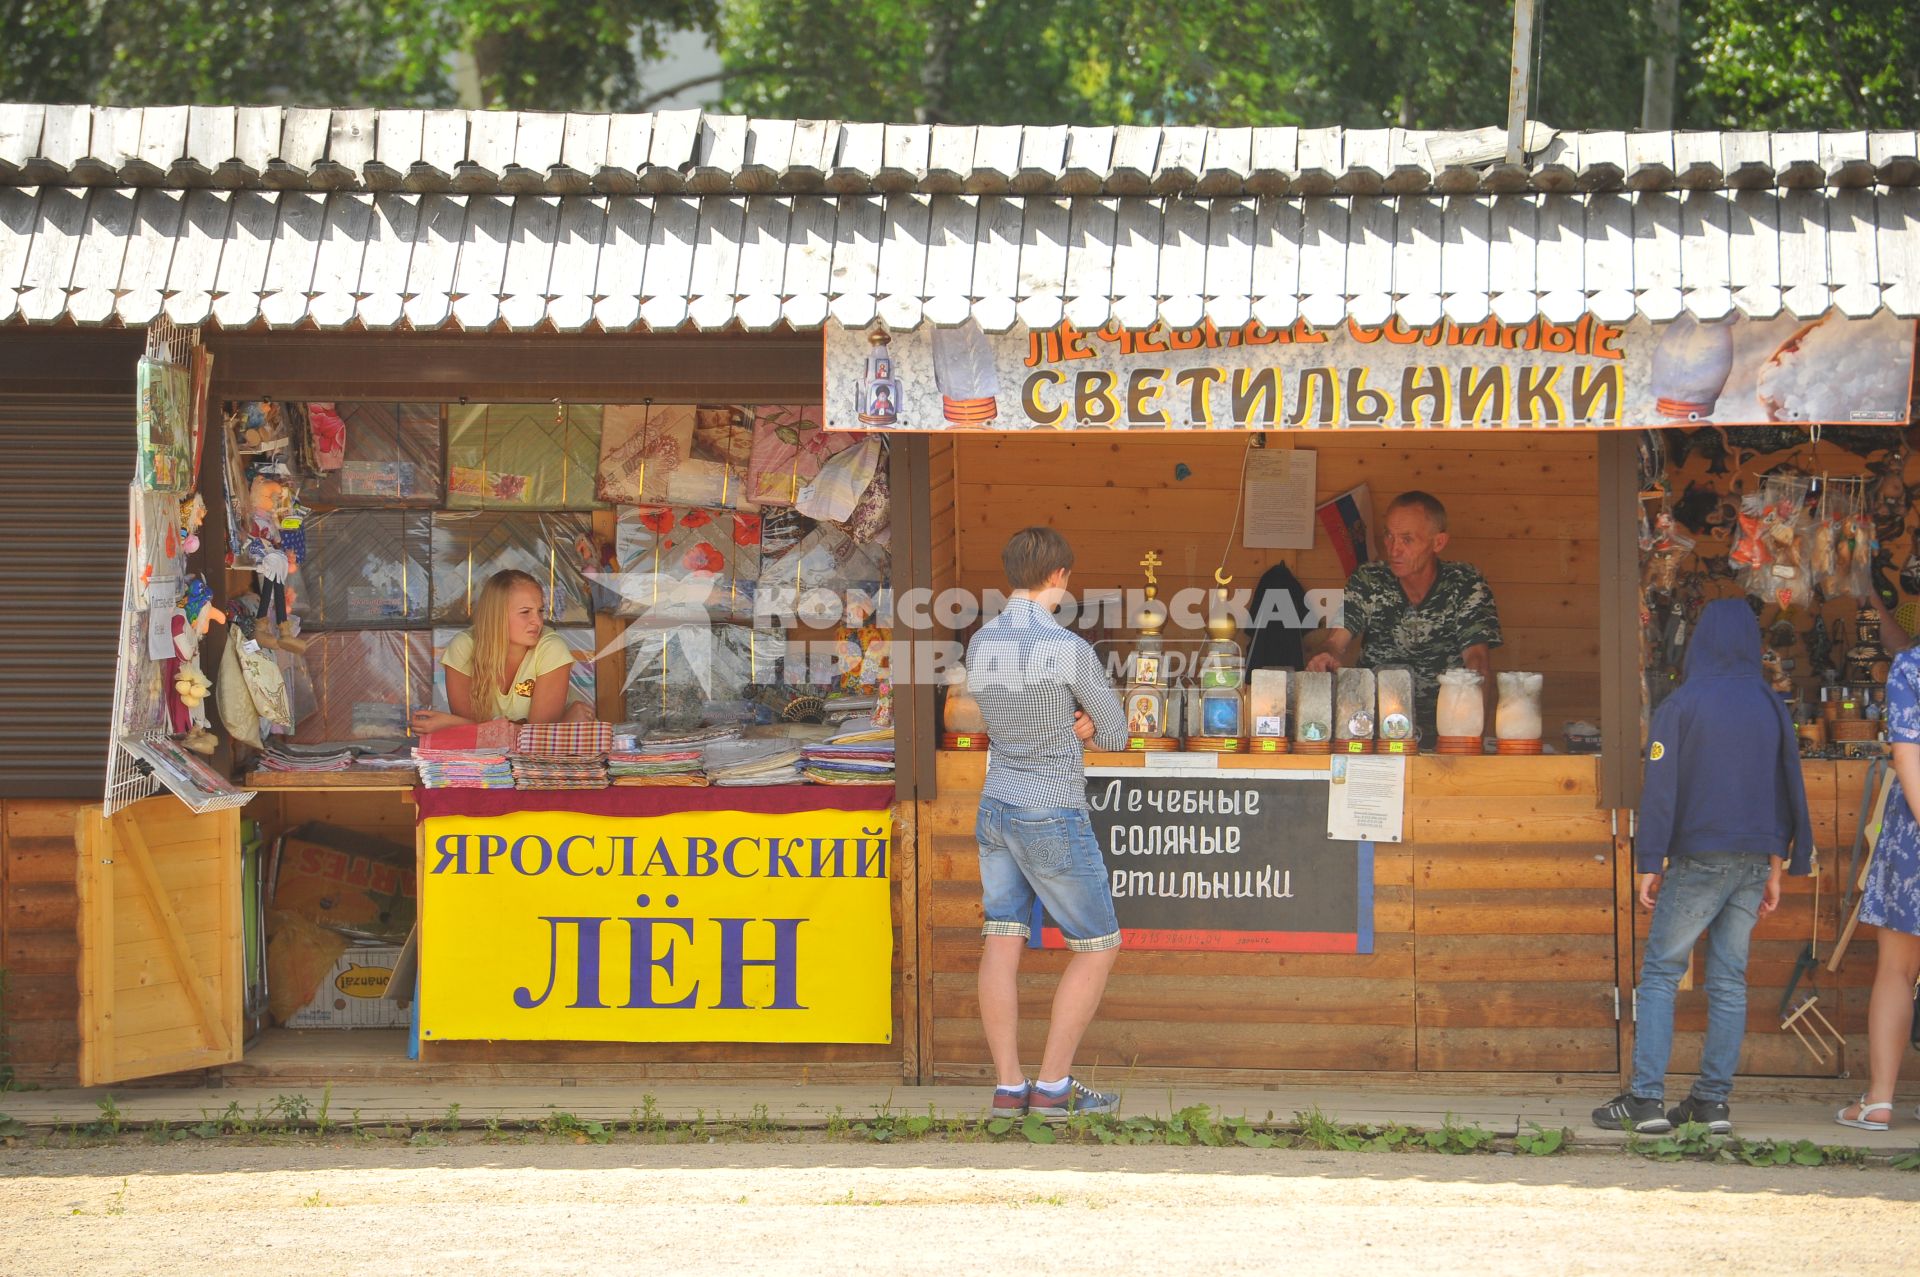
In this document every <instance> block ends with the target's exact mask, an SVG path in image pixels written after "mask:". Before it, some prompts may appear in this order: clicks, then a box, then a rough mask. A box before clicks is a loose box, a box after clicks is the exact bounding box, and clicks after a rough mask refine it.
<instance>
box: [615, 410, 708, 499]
mask: <svg viewBox="0 0 1920 1277" xmlns="http://www.w3.org/2000/svg"><path fill="white" fill-rule="evenodd" d="M694 411H695V410H694V407H693V405H692V404H639V405H635V404H609V405H608V406H607V407H606V409H605V410H604V415H603V418H602V422H601V427H600V464H599V468H598V470H597V471H596V472H595V475H594V490H595V491H596V492H597V493H598V495H599V497H600V499H601V500H602V501H606V502H609V503H611V504H614V505H644V504H648V503H652V502H661V501H665V500H666V499H667V488H668V483H669V481H670V480H671V478H672V476H673V474H674V472H675V471H677V470H678V469H679V468H680V467H681V465H682V464H684V463H685V462H686V461H687V460H688V459H689V458H690V457H691V456H692V453H693V424H694Z"/></svg>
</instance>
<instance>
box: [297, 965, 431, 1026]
mask: <svg viewBox="0 0 1920 1277" xmlns="http://www.w3.org/2000/svg"><path fill="white" fill-rule="evenodd" d="M400 953H401V946H400V945H390V944H382V945H355V946H353V947H351V948H349V949H348V950H347V951H346V952H345V953H344V954H342V955H340V960H339V961H338V962H335V963H334V964H333V969H332V970H330V971H328V972H327V974H326V978H325V979H323V980H321V981H320V989H319V991H318V992H317V993H315V994H314V995H313V1000H312V1001H310V1002H308V1003H307V1004H306V1005H305V1006H303V1007H301V1008H300V1009H299V1010H298V1011H295V1012H294V1013H293V1014H292V1015H291V1016H289V1017H288V1018H287V1025H286V1027H288V1028H289V1029H404V1028H406V1027H407V1025H408V1023H409V1022H410V1021H411V1018H412V1009H411V1004H412V1002H413V996H412V990H407V991H406V996H404V997H401V998H398V999H395V1000H389V999H388V998H387V996H386V993H387V985H388V983H389V982H390V981H391V980H392V978H393V970H394V966H395V964H396V963H398V962H399V960H400ZM396 992H397V990H396Z"/></svg>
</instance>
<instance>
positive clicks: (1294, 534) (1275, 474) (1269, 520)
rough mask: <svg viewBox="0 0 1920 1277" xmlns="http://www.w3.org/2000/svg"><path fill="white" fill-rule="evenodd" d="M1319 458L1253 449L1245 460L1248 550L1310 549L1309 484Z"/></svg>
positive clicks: (1296, 452)
mask: <svg viewBox="0 0 1920 1277" xmlns="http://www.w3.org/2000/svg"><path fill="white" fill-rule="evenodd" d="M1318 472H1319V456H1318V454H1316V453H1313V452H1310V451H1306V450H1303V449H1296V448H1275V447H1271V446H1269V447H1265V448H1255V449H1254V450H1253V451H1252V452H1251V453H1250V454H1249V455H1248V457H1247V509H1246V515H1245V518H1244V519H1243V520H1242V523H1243V524H1244V526H1245V528H1246V532H1245V534H1244V535H1243V536H1242V537H1241V544H1242V545H1245V546H1247V547H1248V548H1249V549H1273V550H1311V549H1312V548H1313V496H1314V493H1313V484H1314V479H1315V477H1316V476H1317V474H1318Z"/></svg>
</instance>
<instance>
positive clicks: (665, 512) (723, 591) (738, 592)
mask: <svg viewBox="0 0 1920 1277" xmlns="http://www.w3.org/2000/svg"><path fill="white" fill-rule="evenodd" d="M615 554H616V557H617V558H618V561H619V568H620V571H619V575H618V578H617V582H616V589H617V591H618V593H619V595H620V602H619V604H618V606H617V607H616V608H615V613H616V614H617V615H619V616H645V615H648V614H649V613H652V612H660V611H665V612H669V613H672V614H674V615H681V614H684V613H689V612H691V610H693V609H695V608H703V609H705V612H706V614H707V615H708V616H710V617H712V618H714V619H716V620H746V619H748V618H750V617H751V616H752V615H753V594H754V584H755V582H756V580H757V579H758V577H759V575H760V516H759V515H757V514H751V513H748V512H747V511H744V510H724V509H712V510H709V509H700V508H693V509H688V508H683V507H677V506H629V507H626V508H624V509H622V510H621V511H620V522H619V525H618V530H617V535H616V541H615Z"/></svg>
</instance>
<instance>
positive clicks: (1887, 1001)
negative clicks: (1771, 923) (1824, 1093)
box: [1837, 647, 1920, 1131]
mask: <svg viewBox="0 0 1920 1277" xmlns="http://www.w3.org/2000/svg"><path fill="white" fill-rule="evenodd" d="M1887 739H1888V740H1889V741H1891V742H1892V743H1893V772H1894V777H1895V779H1894V783H1893V790H1892V792H1891V793H1889V794H1888V795H1887V810H1886V815H1885V817H1884V818H1883V819H1882V821H1881V825H1880V840H1879V841H1878V842H1877V843H1875V844H1874V849H1873V864H1872V866H1871V867H1870V868H1868V870H1867V882H1866V888H1865V890H1864V891H1862V892H1861V896H1860V921H1861V922H1864V923H1868V924H1870V925H1872V926H1874V927H1876V928H1878V931H1877V933H1876V935H1875V942H1876V946H1877V947H1878V949H1879V951H1880V958H1879V965H1878V967H1877V968H1876V969H1875V971H1874V977H1873V994H1872V996H1871V997H1870V998H1869V1000H1868V1003H1867V1066H1868V1080H1867V1092H1866V1094H1865V1095H1863V1096H1861V1097H1860V1099H1859V1100H1858V1101H1856V1102H1855V1103H1853V1104H1849V1105H1847V1107H1845V1108H1843V1109H1841V1110H1840V1112H1839V1114H1838V1115H1837V1120H1838V1121H1839V1122H1840V1124H1841V1125H1843V1126H1853V1127H1859V1128H1861V1129H1863V1130H1869V1131H1884V1130H1886V1129H1887V1127H1888V1126H1889V1125H1890V1124H1891V1122H1892V1119H1893V1088H1894V1084H1895V1083H1896V1082H1897V1081H1898V1080H1899V1077H1900V1061H1901V1058H1902V1057H1903V1056H1904V1055H1905V1054H1906V1050H1907V1042H1908V1040H1909V1035H1910V1034H1911V1033H1912V1031H1913V986H1914V982H1915V981H1916V980H1920V818H1917V817H1920V808H1916V803H1920V647H1909V648H1908V649H1907V650H1906V651H1904V652H1902V653H1900V655H1899V656H1897V657H1895V658H1894V662H1893V669H1892V671H1891V672H1890V673H1889V674H1888V675H1887ZM1915 1116H1916V1117H1920V1110H1916V1112H1915Z"/></svg>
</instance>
